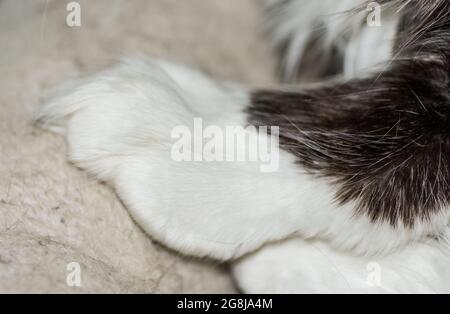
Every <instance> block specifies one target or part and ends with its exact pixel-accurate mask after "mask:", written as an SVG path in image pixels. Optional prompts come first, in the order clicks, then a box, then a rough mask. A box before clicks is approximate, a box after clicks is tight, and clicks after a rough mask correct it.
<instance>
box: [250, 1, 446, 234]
mask: <svg viewBox="0 0 450 314" xmlns="http://www.w3.org/2000/svg"><path fill="white" fill-rule="evenodd" d="M382 2H383V3H393V4H398V5H399V6H401V7H403V9H402V14H403V17H402V21H401V23H400V28H399V33H398V35H399V36H398V40H397V42H396V45H395V47H396V53H395V58H394V59H393V61H392V64H391V65H390V66H389V67H388V68H387V69H386V71H385V72H383V73H378V74H376V75H374V76H373V77H371V78H367V79H360V80H353V81H350V82H348V83H342V84H335V85H331V86H326V87H321V88H318V89H310V90H305V91H300V92H283V91H274V90H265V91H257V92H255V93H254V94H253V97H252V103H251V106H250V107H249V108H248V110H247V112H248V114H249V121H250V122H251V123H252V124H254V125H274V126H279V127H280V144H281V146H282V148H283V149H285V150H288V151H289V152H291V153H293V154H294V155H295V156H297V157H298V160H299V163H301V164H302V165H303V166H304V167H305V168H306V169H308V170H310V171H311V172H312V173H315V174H317V175H320V176H325V177H327V178H329V179H330V180H331V181H332V182H334V183H336V184H337V187H338V193H337V195H336V198H337V200H338V201H339V202H341V203H346V202H349V201H357V203H358V208H356V211H357V212H358V213H364V214H367V215H368V216H370V217H371V219H372V220H373V221H389V222H390V223H391V224H393V225H396V224H398V223H399V222H402V223H404V224H405V225H408V226H413V225H414V223H415V222H417V221H418V220H427V219H429V218H430V217H431V216H432V215H434V214H436V213H438V212H440V211H442V210H443V209H444V208H448V206H449V205H450V185H449V183H450V94H449V89H450V85H449V72H450V66H449V57H450V18H449V16H450V11H449V1H448V0H417V1H395V0H394V1H392V0H391V1H387V0H386V1H382Z"/></svg>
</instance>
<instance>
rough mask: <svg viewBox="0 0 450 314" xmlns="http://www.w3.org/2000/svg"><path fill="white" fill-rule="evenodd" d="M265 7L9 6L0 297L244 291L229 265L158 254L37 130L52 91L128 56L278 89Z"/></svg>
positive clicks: (1, 45)
mask: <svg viewBox="0 0 450 314" xmlns="http://www.w3.org/2000/svg"><path fill="white" fill-rule="evenodd" d="M262 2H263V1H262V0H261V1H259V0H239V1H237V0H232V1H223V0H182V1H181V0H133V1H130V0H84V1H66V0H32V1H31V0H0V74H1V75H0V292H44V293H45V292H69V293H78V292H158V293H165V292H173V293H188V292H189V293H200V292H201V293H207V292H209V293H226V292H236V291H237V290H236V287H235V286H234V284H233V282H232V279H231V278H230V276H229V274H228V271H227V266H226V265H218V264H217V263H213V262H210V261H199V260H195V259H192V258H186V257H181V256H179V255H178V254H176V253H173V252H170V251H168V250H166V249H165V248H162V247H161V246H159V245H158V244H155V243H153V242H152V240H151V239H149V238H148V237H147V236H146V235H145V234H144V233H143V232H142V231H141V230H140V229H139V228H138V227H137V226H136V225H135V224H134V222H133V221H132V220H131V218H130V217H129V215H128V213H127V211H126V209H125V208H124V207H123V205H122V204H121V203H120V201H119V200H118V199H117V197H116V196H115V195H114V193H113V192H112V191H111V189H109V188H108V187H107V186H105V185H102V184H101V183H98V182H97V181H96V180H94V179H92V178H89V177H88V176H87V175H86V174H85V173H83V172H81V171H79V170H78V169H76V168H75V167H73V166H72V165H70V164H69V163H67V161H66V157H65V154H66V146H65V143H64V141H63V139H62V138H61V137H59V136H57V135H54V134H50V133H48V132H44V131H42V130H40V129H38V128H36V127H34V126H33V125H32V123H31V121H32V118H33V114H34V112H35V111H36V109H37V108H38V107H39V104H40V103H41V101H42V100H43V98H44V97H45V95H46V94H47V93H48V91H49V89H50V88H51V87H52V86H54V85H55V84H57V83H59V82H61V81H63V80H65V79H69V78H73V77H79V76H82V75H85V74H88V73H91V72H93V71H96V70H99V69H101V68H103V67H106V66H108V65H110V64H112V63H114V62H115V60H117V59H118V58H119V57H120V56H123V55H126V56H139V55H148V56H152V57H159V58H164V59H168V60H171V61H176V62H182V63H187V64H190V65H192V66H194V67H197V68H199V69H201V70H203V71H205V72H207V73H208V74H210V75H212V76H213V77H217V78H222V79H229V80H234V81H238V82H242V83H245V84H249V85H257V86H265V85H268V84H271V83H273V81H274V80H275V74H274V60H273V57H272V56H271V53H270V48H269V45H268V43H267V39H266V38H265V34H264V29H263V25H262V24H263V21H264V12H263V8H262ZM78 9H79V13H80V14H79V16H75V15H76V14H77V10H78ZM74 14H75V15H74Z"/></svg>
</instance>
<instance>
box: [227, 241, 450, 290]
mask: <svg viewBox="0 0 450 314" xmlns="http://www.w3.org/2000/svg"><path fill="white" fill-rule="evenodd" d="M449 265H450V250H449V248H448V246H446V245H445V244H444V243H439V242H438V241H435V240H432V239H429V240H426V241H423V242H420V243H414V244H411V245H409V246H408V247H406V248H404V249H399V250H398V251H397V252H394V253H392V254H390V255H388V256H378V257H357V256H354V255H353V254H351V253H349V252H345V251H344V252H339V251H336V250H334V249H332V248H330V247H329V246H328V245H326V244H325V243H324V242H318V241H305V240H302V239H292V240H288V241H286V242H283V243H282V244H276V245H271V246H267V247H266V248H264V249H263V250H261V251H260V252H258V253H257V254H253V255H251V256H249V257H246V258H244V259H242V260H241V261H238V262H236V263H235V264H234V269H233V272H234V276H235V278H237V280H238V283H239V285H240V287H241V288H242V289H243V290H244V291H246V292H247V293H450V267H449Z"/></svg>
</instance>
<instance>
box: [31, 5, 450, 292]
mask: <svg viewBox="0 0 450 314" xmlns="http://www.w3.org/2000/svg"><path fill="white" fill-rule="evenodd" d="M268 3H269V4H268V12H269V14H270V16H271V17H272V18H271V19H270V21H271V26H272V30H273V38H274V43H275V45H276V46H277V47H278V51H279V52H280V53H281V55H282V59H281V65H282V69H283V78H284V79H285V80H287V81H292V80H297V79H299V80H301V79H303V78H304V77H305V76H308V75H309V76H310V77H311V78H314V79H315V80H316V81H319V80H320V81H321V83H320V84H318V85H317V86H315V87H308V88H302V87H297V88H295V89H293V88H292V87H290V88H289V89H287V88H282V87H280V89H279V90H257V91H252V90H248V89H246V88H245V87H241V86H238V85H236V84H232V83H229V82H218V81H213V80H211V79H210V78H208V77H206V76H205V75H203V74H202V73H199V72H197V71H195V70H193V69H190V68H187V67H184V66H181V65H176V64H172V63H167V62H164V61H160V60H137V59H128V60H124V61H123V62H121V63H120V64H118V65H116V66H114V67H113V68H110V69H107V70H105V71H103V72H101V73H98V74H96V75H93V76H92V77H88V78H84V79H80V80H78V81H74V82H70V83H66V84H65V85H63V86H62V87H61V88H60V89H59V91H58V92H57V93H56V94H55V95H54V96H53V97H52V98H51V99H49V101H48V102H47V104H46V105H45V106H44V107H43V108H42V110H41V111H40V113H39V116H38V120H39V121H41V122H42V123H43V124H44V125H46V126H47V127H49V128H51V129H53V130H55V131H58V132H61V133H63V134H65V136H66V137H67V141H68V144H69V148H70V155H69V158H70V160H71V161H72V162H74V163H75V164H76V165H78V166H79V167H81V168H83V169H85V170H86V171H88V172H90V173H91V174H93V175H95V176H97V177H98V178H99V179H100V180H104V181H106V182H108V183H110V184H111V185H112V186H114V188H115V189H116V191H117V193H118V195H119V196H120V197H121V199H122V200H123V202H124V203H125V204H126V205H127V207H128V209H129V210H130V213H131V214H132V215H133V217H134V218H135V219H136V221H137V222H138V223H139V224H140V225H141V226H142V227H143V228H144V229H145V230H146V231H147V232H148V234H149V235H150V236H151V237H153V238H154V239H156V240H158V241H160V242H162V243H164V244H166V245H167V246H169V247H171V248H173V249H176V250H178V251H180V252H182V253H185V254H190V255H195V256H201V257H205V256H208V257H212V258H216V259H220V260H231V261H233V265H234V274H235V277H236V280H237V282H238V283H239V285H240V286H241V287H242V289H243V290H244V291H245V292H254V293H263V292H401V293H406V292H438V293H444V292H450V250H449V238H450V226H449V223H450V209H449V203H450V188H449V185H448V184H449V183H450V97H449V87H450V86H449V71H450V65H449V57H450V20H449V18H450V11H449V2H448V0H420V1H419V0H417V1H414V0H390V1H388V0H385V1H380V3H381V4H383V20H382V21H383V24H382V26H381V27H379V28H377V27H374V28H372V27H369V26H367V25H366V24H365V17H366V14H365V12H364V10H365V7H366V1H363V0H343V1H335V0H320V1H309V0H272V1H269V2H268ZM315 58H318V59H315ZM314 60H315V61H314ZM317 60H321V62H320V64H321V65H322V66H317V67H314V66H312V63H314V62H316V63H319V62H318V61H317ZM330 76H333V79H330V80H329V78H330ZM197 117H201V118H203V120H204V121H205V122H204V123H206V124H209V125H215V126H219V127H222V128H225V127H227V126H230V125H248V124H251V125H255V126H279V127H280V132H279V136H280V144H281V148H282V151H281V154H280V161H279V163H280V166H279V170H278V171H277V172H274V173H262V172H261V171H260V164H258V163H255V162H239V163H232V162H231V163H223V162H176V161H173V160H172V159H171V155H170V153H171V146H172V144H173V141H172V138H171V131H172V129H173V128H174V127H176V126H178V125H185V126H192V123H193V121H194V118H197ZM259 136H261V137H263V136H265V135H263V134H259ZM239 149H243V150H244V149H245V147H240V148H239ZM270 243H272V244H270ZM371 264H375V265H379V267H380V280H379V282H378V284H376V285H371V284H369V283H368V282H367V276H368V274H367V265H371Z"/></svg>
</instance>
